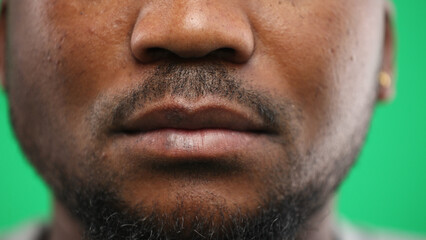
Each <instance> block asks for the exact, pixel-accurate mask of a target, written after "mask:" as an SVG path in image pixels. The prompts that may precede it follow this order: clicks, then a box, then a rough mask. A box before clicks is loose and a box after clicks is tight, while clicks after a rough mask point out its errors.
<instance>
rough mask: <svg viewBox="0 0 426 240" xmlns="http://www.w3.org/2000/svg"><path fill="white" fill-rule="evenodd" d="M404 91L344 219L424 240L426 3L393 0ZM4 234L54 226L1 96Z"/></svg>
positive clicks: (344, 192)
mask: <svg viewBox="0 0 426 240" xmlns="http://www.w3.org/2000/svg"><path fill="white" fill-rule="evenodd" d="M394 2H395V5H396V11H397V18H396V27H397V32H398V45H399V47H398V83H397V96H396V98H395V100H394V101H393V102H392V103H390V104H386V105H379V106H378V107H377V109H376V113H375V116H374V119H373V123H372V128H371V131H370V134H369V137H368V139H367V143H366V146H365V148H364V150H363V152H362V154H361V157H360V159H359V161H358V163H357V164H356V166H355V167H354V169H353V171H352V172H351V174H350V175H349V176H348V178H347V180H346V181H345V183H344V184H343V186H342V187H341V188H340V190H339V194H338V198H337V201H336V202H337V209H338V214H339V215H340V216H341V217H342V218H343V219H347V220H349V221H351V222H354V223H356V224H360V225H365V226H373V227H381V228H386V229H393V230H404V231H409V232H415V233H421V234H425V235H426V79H425V70H426V60H425V58H426V12H425V10H426V0H408V1H407V0H395V1H394ZM0 192H1V194H0V231H1V230H5V229H8V228H10V227H11V226H14V225H16V224H18V223H21V222H23V221H27V220H28V219H34V218H40V217H41V218H48V217H49V214H50V196H49V191H48V190H47V188H46V187H45V185H44V184H43V183H42V181H41V180H40V179H39V178H38V176H37V174H36V173H35V172H34V170H33V169H32V168H31V167H30V166H29V165H28V163H27V162H26V161H25V159H24V157H23V155H22V153H21V151H20V149H19V147H18V145H17V144H16V141H15V140H14V137H13V134H12V132H11V129H10V126H9V120H8V115H7V102H6V97H5V95H4V93H3V92H0Z"/></svg>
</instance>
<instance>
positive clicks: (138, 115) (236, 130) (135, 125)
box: [117, 98, 276, 160]
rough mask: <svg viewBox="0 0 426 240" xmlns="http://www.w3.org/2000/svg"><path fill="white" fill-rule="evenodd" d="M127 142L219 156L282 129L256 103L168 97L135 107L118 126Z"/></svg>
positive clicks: (168, 154)
mask: <svg viewBox="0 0 426 240" xmlns="http://www.w3.org/2000/svg"><path fill="white" fill-rule="evenodd" d="M117 132H118V133H119V135H120V136H121V137H124V139H126V141H131V142H129V143H128V144H126V145H127V146H129V147H130V149H131V150H132V151H133V152H135V153H137V154H138V155H139V154H140V155H144V156H149V157H150V158H154V159H163V160H164V159H169V160H170V159H175V160H176V159H186V160H188V159H212V158H213V159H218V158H221V157H226V156H227V157H229V156H231V155H235V154H238V153H240V152H244V151H247V150H249V149H248V148H249V146H251V145H252V144H253V143H256V142H259V141H261V139H264V137H271V136H273V135H275V134H276V132H275V130H274V128H273V127H271V125H270V124H268V123H267V122H266V121H265V120H264V119H262V117H261V116H260V115H259V114H257V113H256V112H254V111H253V110H252V109H247V108H245V107H243V106H239V105H235V104H233V103H230V102H227V101H223V100H220V99H217V98H216V99H214V98H204V99H201V100H198V101H195V102H189V101H187V100H179V99H176V98H173V99H166V100H163V101H161V102H158V103H154V104H150V105H149V106H146V107H144V108H143V109H141V110H140V111H136V112H134V114H131V116H130V117H129V118H127V119H126V120H125V121H124V122H123V123H122V124H121V126H120V127H119V128H118V131H117Z"/></svg>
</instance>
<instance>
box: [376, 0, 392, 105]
mask: <svg viewBox="0 0 426 240" xmlns="http://www.w3.org/2000/svg"><path fill="white" fill-rule="evenodd" d="M385 4H386V7H385V14H384V17H385V20H384V37H383V51H382V64H381V69H380V73H379V76H378V78H377V80H378V85H379V87H378V95H377V98H378V101H379V102H387V101H390V100H391V99H392V98H393V96H394V95H395V47H396V46H395V29H394V26H393V18H394V8H393V6H392V4H391V3H390V2H388V1H386V3H385Z"/></svg>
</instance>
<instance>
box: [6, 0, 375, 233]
mask: <svg viewBox="0 0 426 240" xmlns="http://www.w3.org/2000/svg"><path fill="white" fill-rule="evenodd" d="M28 2H29V3H28V5H34V6H33V7H34V9H45V11H46V14H40V13H37V12H35V13H33V14H32V15H31V17H25V18H24V17H23V12H26V11H23V10H24V9H26V8H29V7H28V6H23V5H21V4H19V3H11V7H10V8H11V9H12V10H14V12H17V14H16V15H15V16H12V17H11V22H12V24H11V29H16V31H13V30H12V31H11V32H10V34H11V36H12V37H11V38H10V43H9V49H10V50H9V52H10V55H11V56H12V57H11V59H9V60H8V61H9V68H8V80H7V82H8V91H9V98H10V103H11V112H12V120H13V124H14V128H15V131H16V133H17V137H18V139H19V141H20V142H21V144H22V146H23V149H24V151H25V152H26V154H27V155H28V157H29V159H30V161H31V162H32V163H33V164H34V165H35V166H36V168H37V169H38V170H39V172H40V173H41V175H42V176H43V177H44V178H45V179H46V181H47V182H48V184H49V185H51V186H52V188H53V191H54V193H55V195H56V197H57V198H58V199H59V201H61V202H63V203H64V204H65V205H66V206H68V208H69V209H70V210H71V211H75V214H76V215H77V216H78V217H79V218H80V219H81V221H82V222H83V223H87V225H88V229H91V230H92V232H91V234H93V235H94V236H95V235H96V236H98V237H99V238H100V239H106V238H108V237H111V236H113V235H114V234H118V235H115V236H120V234H123V235H122V236H124V234H131V235H132V234H133V236H138V237H140V238H142V239H144V238H145V239H146V236H147V235H145V234H150V233H152V232H155V233H156V234H157V235H158V236H160V239H161V236H163V237H164V236H178V238H180V239H183V237H182V236H187V237H188V238H193V239H196V235H197V234H200V235H202V236H216V237H217V238H219V237H222V238H224V239H229V236H230V235H229V234H236V236H240V237H241V238H242V239H249V238H250V237H253V236H254V237H255V239H268V238H270V239H273V238H275V237H276V238H277V239H278V238H280V239H282V236H283V235H284V234H286V235H287V236H289V237H288V238H289V239H291V236H292V234H293V235H294V234H295V233H296V232H297V227H298V226H300V224H302V223H303V222H304V221H305V220H306V219H307V218H309V216H310V215H312V214H313V213H314V212H315V211H316V210H318V209H319V208H320V207H322V205H324V204H325V203H326V201H327V200H328V199H329V198H330V197H331V194H332V192H333V191H334V189H335V187H336V186H337V185H338V184H339V183H340V180H341V179H342V178H343V177H344V175H345V173H346V172H347V171H348V169H349V167H350V166H351V164H352V163H353V161H354V159H355V158H356V155H357V154H358V151H359V148H360V146H361V144H362V141H363V139H364V136H365V134H366V131H367V128H368V124H369V120H370V115H371V112H372V108H373V105H374V101H375V97H376V95H375V94H376V93H375V90H376V88H375V86H376V84H375V82H374V78H375V76H376V71H377V69H378V66H379V63H378V61H379V55H380V50H379V48H380V41H381V37H380V34H378V33H372V32H374V30H378V29H380V26H381V24H382V22H381V18H380V17H372V15H374V13H377V12H380V11H379V10H378V9H379V4H378V3H369V2H371V1H359V0H357V1H355V0H353V1H342V2H339V3H337V2H336V1H331V0H330V1H320V0H317V1H311V3H310V4H308V3H306V2H307V1H300V3H297V4H296V5H292V4H282V5H281V4H280V6H279V7H276V8H272V7H271V8H269V7H267V6H269V4H266V3H264V1H260V2H263V3H264V5H261V6H258V5H257V4H254V5H256V6H257V7H256V8H254V7H253V6H254V5H253V6H251V5H244V7H241V8H240V10H241V9H244V11H247V13H246V15H247V16H246V17H247V18H251V23H252V24H253V26H252V28H251V29H254V30H256V32H257V35H256V38H254V39H255V41H256V43H257V45H256V50H255V51H254V50H253V52H252V54H251V55H250V57H247V59H245V60H244V61H243V62H242V63H235V62H232V61H231V60H233V58H227V57H223V58H220V57H219V58H217V56H222V55H221V54H216V55H215V54H212V55H208V56H206V57H205V58H204V57H201V58H200V57H199V58H196V59H188V58H180V57H176V56H172V55H164V56H166V57H164V58H163V57H161V58H160V60H158V59H157V60H158V61H156V62H150V63H149V64H142V63H140V62H138V61H135V59H134V58H133V57H134V53H133V54H132V52H129V51H130V50H129V49H128V41H129V39H128V34H127V33H128V32H129V29H131V27H130V26H132V24H133V25H134V24H135V21H137V19H141V18H142V17H143V16H146V17H147V18H148V17H149V16H150V15H141V16H142V17H140V18H137V16H138V14H139V13H138V11H139V10H140V9H141V8H144V6H139V5H138V6H134V7H133V8H130V7H128V8H124V7H123V6H124V5H126V4H129V5H130V4H131V2H132V1H126V4H123V6H120V9H121V10H122V11H118V12H120V13H122V14H123V15H122V16H121V15H120V14H116V13H117V12H115V14H113V13H114V12H111V13H110V12H109V11H106V12H104V15H98V14H96V11H98V10H99V9H98V8H102V7H105V9H107V8H106V6H103V4H107V2H104V3H102V4H100V5H98V8H95V6H92V5H91V4H88V3H82V2H80V1H76V3H75V4H74V5H73V6H72V7H70V5H69V3H68V2H66V1H56V3H55V4H58V6H59V5H60V8H59V7H57V8H55V6H56V5H55V4H53V3H49V4H48V3H44V1H40V2H30V1H28ZM85 4H88V5H87V6H86V5H85ZM221 4H222V3H221ZM47 5H49V6H50V8H48V6H47ZM54 5H55V6H54ZM89 5H90V6H89ZM218 6H221V5H220V4H219V5H218ZM250 6H251V7H253V9H252V8H251V7H250ZM325 6H326V7H325ZM115 7H119V6H115ZM232 7H235V6H234V5H232ZM79 8H81V9H80V10H81V11H76V9H79ZM60 9H61V11H62V12H63V13H64V14H63V15H62V16H58V15H57V14H56V15H55V12H56V13H57V12H58V11H59V10H60ZM108 9H109V8H108ZM111 9H115V8H111ZM132 9H133V10H132ZM134 9H139V10H138V11H136V10H134ZM146 9H147V11H148V10H149V9H151V8H149V7H146ZM153 9H155V8H153ZM250 9H251V10H250ZM333 9H334V10H333ZM336 9H339V11H337V10H336ZM361 9H362V10H365V9H369V10H368V11H367V10H365V11H364V13H363V14H359V13H358V10H361ZM27 10H28V9H27ZM213 10H214V11H213ZM213 10H212V11H213V12H214V13H215V14H216V12H217V11H216V10H217V9H216V10H215V9H213ZM249 10H250V11H249ZM132 11H136V12H132ZM152 11H154V10H152ZM241 11H242V10H241ZM283 11H286V13H288V14H281V13H282V12H283ZM237 12H238V11H237ZM19 13H21V15H20V14H19ZM77 13H78V14H77ZM73 14H77V15H78V16H77V15H75V16H74V15H73ZM108 14H111V15H108ZM46 16H48V17H49V19H47V20H46ZM67 16H68V17H67ZM260 16H271V19H266V18H264V17H263V18H262V17H260ZM272 16H274V17H272ZM366 16H367V18H366ZM76 18H78V19H77V20H76ZM81 18H85V20H84V21H83V20H82V19H81ZM97 18H99V19H98V20H99V21H93V19H97ZM100 18H102V19H100ZM116 18H119V19H116ZM331 18H332V19H331ZM22 19H24V20H22ZM33 19H38V20H37V21H38V22H39V24H40V25H39V26H41V27H38V28H30V27H28V28H25V29H24V30H25V31H23V30H22V29H23V28H19V27H18V26H17V22H18V20H19V22H20V24H24V25H28V26H32V24H33V23H32V22H34V20H33ZM71 19H73V20H72V21H71ZM142 19H143V18H142ZM330 19H331V20H330ZM13 20H15V21H13ZM101 20H102V21H101ZM37 21H36V22H37ZM46 21H48V23H49V24H46ZM70 21H71V22H70ZM79 21H82V22H81V23H84V22H85V23H86V25H82V24H79V25H76V24H74V22H78V23H80V22H79ZM110 21H114V23H115V25H114V24H113V23H111V22H110ZM22 22H23V23H22ZM72 22H73V23H72ZM148 22H149V21H148ZM372 22H373V23H374V24H372ZM109 23H111V24H109ZM283 25H285V26H283ZM371 25H374V26H375V25H377V26H378V27H377V28H376V29H372V28H371ZM52 26H54V27H52ZM55 26H56V27H55ZM106 26H114V27H111V28H106ZM126 26H127V27H128V29H127V28H126ZM105 29H109V31H107V33H108V34H110V36H109V37H108V38H105V36H104V35H103V34H106V31H103V30H105ZM135 29H136V28H135ZM36 30H37V31H36ZM154 30H155V29H154ZM178 30H179V29H178ZM98 31H99V32H98ZM135 31H136V30H135ZM174 33H175V34H179V33H176V32H174ZM201 33H202V32H199V33H198V35H196V36H197V37H199V38H201V37H207V38H208V37H211V35H208V34H207V35H206V36H204V35H202V34H201ZM217 34H220V32H219V33H217ZM179 36H180V35H179ZM216 36H217V35H216ZM224 36H225V35H224ZM226 36H228V35H226ZM228 37H229V36H228ZM27 39H32V41H33V44H28V43H27V42H26V41H27ZM162 39H163V38H162ZM177 39H178V40H182V39H181V38H177ZM223 39H225V38H223ZM223 39H222V38H221V41H224V40H223ZM232 39H234V38H232ZM232 39H231V40H229V41H230V42H231V43H232V41H233V40H232ZM235 39H237V38H235ZM173 44H178V42H172V43H170V45H167V46H169V51H177V50H175V49H177V48H173V46H174V45H173ZM121 45H123V46H121ZM185 46H186V45H185ZM197 46H199V45H196V44H194V45H193V46H192V47H194V48H196V47H197ZM200 46H201V45H200ZM179 47H180V48H179V49H181V47H182V46H181V45H179ZM187 47H188V48H190V47H191V46H187ZM189 50H191V49H189ZM192 50H193V51H194V49H192ZM195 50H197V49H195ZM198 50H199V49H198ZM237 50H238V48H237ZM246 50H247V49H246ZM188 52H190V51H188ZM111 56H113V57H111ZM161 56H163V55H161ZM169 56H170V58H168V57H169ZM212 56H214V57H212ZM226 56H227V55H226ZM31 59H37V61H34V60H31ZM144 59H145V58H144ZM139 60H140V59H139ZM144 61H146V59H145V60H144ZM29 119H31V120H29ZM277 219H278V221H277ZM129 222H130V223H132V224H131V225H128V224H127V225H126V224H124V223H129ZM94 223H97V225H96V224H95V225H93V224H94ZM108 224H110V225H108ZM105 226H110V227H105ZM111 226H124V227H122V228H120V229H116V228H112V227H111ZM132 226H133V227H132ZM264 226H269V227H274V228H273V229H274V230H273V232H274V234H273V235H274V236H267V235H262V234H267V233H268V232H269V233H271V231H269V230H268V228H265V227H264ZM136 227H137V229H139V230H135V228H136ZM100 229H114V231H116V232H115V233H114V232H111V231H113V230H111V231H110V232H106V233H105V231H101V230H100ZM141 229H144V230H141ZM188 229H195V230H197V231H189V232H188ZM261 229H266V233H265V231H261ZM108 234H109V235H108ZM162 234H163V235H162ZM164 234H165V235H164ZM179 234H180V235H179ZM106 236H107V237H106ZM189 236H190V237H189ZM199 237H200V236H198V238H199ZM93 238H94V237H93ZM172 238H173V237H172ZM212 238H214V237H212Z"/></svg>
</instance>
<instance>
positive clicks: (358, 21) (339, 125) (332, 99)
mask: <svg viewBox="0 0 426 240" xmlns="http://www.w3.org/2000/svg"><path fill="white" fill-rule="evenodd" d="M377 4H378V3H375V4H371V3H368V2H366V1H363V0H361V1H359V2H357V3H355V2H354V1H331V0H330V1H327V0H326V1H315V0H314V1H300V2H298V3H296V4H295V5H291V4H289V3H288V4H285V3H284V2H283V4H282V5H281V6H279V7H278V8H268V7H265V6H268V5H266V4H260V3H259V6H257V7H258V9H260V10H259V12H258V15H256V16H254V18H255V19H257V20H258V21H254V23H253V25H254V28H255V29H256V32H257V33H258V34H257V37H258V44H257V51H258V52H260V53H259V54H258V58H261V59H262V60H259V61H263V62H265V61H268V62H269V63H268V66H269V67H270V68H273V71H275V72H276V73H277V74H276V76H279V77H278V78H274V80H270V84H271V85H272V86H274V88H273V89H276V91H277V92H279V93H278V94H279V95H283V96H290V97H291V99H293V100H294V101H295V103H296V104H297V105H299V106H300V108H301V109H303V115H304V117H303V125H304V126H303V127H302V129H304V141H305V142H306V143H307V144H306V145H307V146H309V145H312V144H314V142H319V141H324V140H325V139H324V136H326V135H327V136H328V137H327V138H328V140H332V141H333V142H334V141H335V140H336V139H337V137H336V136H334V137H333V139H331V138H330V135H331V134H330V132H335V131H334V129H347V131H348V132H349V131H353V129H355V128H356V127H357V126H356V125H357V123H356V122H355V121H354V120H353V119H354V118H356V116H357V115H359V114H363V111H365V110H366V108H367V109H368V108H370V107H371V102H372V101H373V100H374V95H375V93H374V91H375V86H376V82H375V75H376V74H377V69H378V67H379V62H380V44H381V43H380V42H381V36H380V34H381V26H382V15H381V14H380V11H379V9H380V8H379V7H378V6H369V5H377ZM324 6H327V7H324ZM366 9H367V10H366ZM283 13H285V14H283ZM261 16H269V17H268V18H267V19H266V18H264V17H263V18H262V17H261ZM271 16H274V17H271ZM271 19H272V20H271ZM372 26H374V27H372ZM368 111H370V110H368Z"/></svg>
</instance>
